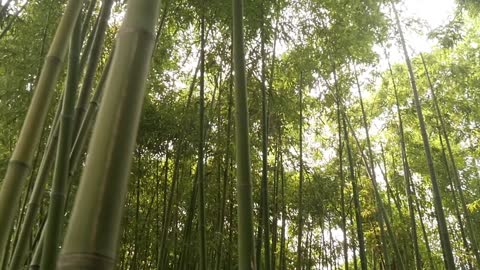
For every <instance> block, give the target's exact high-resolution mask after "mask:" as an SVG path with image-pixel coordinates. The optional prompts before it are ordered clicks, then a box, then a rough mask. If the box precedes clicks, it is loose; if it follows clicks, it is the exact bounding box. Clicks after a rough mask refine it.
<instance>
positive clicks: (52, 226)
mask: <svg viewBox="0 0 480 270" xmlns="http://www.w3.org/2000/svg"><path fill="white" fill-rule="evenodd" d="M80 26H81V21H80V20H77V25H76V27H75V33H74V34H73V35H72V40H71V42H70V53H69V60H68V76H67V83H66V89H65V94H64V95H63V104H62V113H61V117H60V130H59V139H58V147H57V155H56V159H55V170H54V174H53V183H52V191H51V193H50V205H49V209H48V217H47V223H46V233H45V240H44V241H43V244H44V248H43V254H42V268H43V269H55V262H56V259H57V255H58V246H59V242H60V237H61V235H62V233H61V232H62V228H63V216H64V204H65V198H66V193H67V190H68V182H69V181H68V172H69V156H70V149H71V147H72V131H73V130H72V127H73V125H72V124H73V123H72V120H73V112H74V106H75V94H76V91H77V87H78V67H79V66H78V61H79V55H80V46H81V44H80V34H81V31H80V30H81V29H80Z"/></svg>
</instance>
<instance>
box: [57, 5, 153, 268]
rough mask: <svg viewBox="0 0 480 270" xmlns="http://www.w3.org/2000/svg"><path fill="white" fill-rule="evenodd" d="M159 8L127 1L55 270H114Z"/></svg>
mask: <svg viewBox="0 0 480 270" xmlns="http://www.w3.org/2000/svg"><path fill="white" fill-rule="evenodd" d="M159 8H160V1H159V0H130V1H129V2H128V6H127V13H126V16H125V19H124V22H123V25H122V27H121V28H120V31H119V33H118V36H117V42H116V45H115V53H114V56H113V60H112V67H111V70H110V72H109V75H108V79H107V83H106V86H105V95H104V98H103V99H102V102H101V105H100V110H99V113H98V119H97V121H96V123H95V126H94V130H93V135H92V140H91V143H90V146H89V150H88V157H87V161H86V166H85V169H84V171H83V174H82V177H81V180H80V186H79V190H78V192H77V196H76V200H75V204H74V207H73V211H72V216H71V219H70V222H69V227H68V229H67V234H66V236H65V241H64V245H63V249H62V252H61V254H60V257H59V260H58V262H57V269H59V270H73V269H82V270H89V269H92V270H93V269H113V268H114V266H115V257H116V251H117V245H118V240H119V234H120V223H121V217H122V212H123V205H124V201H125V194H126V191H127V184H128V175H129V172H130V165H131V157H132V152H133V149H134V146H135V140H136V135H137V130H138V125H139V121H140V113H141V109H142V104H143V99H144V92H145V91H144V90H145V81H146V78H147V74H148V69H149V64H150V59H151V54H152V51H153V46H154V38H155V35H154V28H155V22H156V21H157V17H158V13H159V12H158V11H159Z"/></svg>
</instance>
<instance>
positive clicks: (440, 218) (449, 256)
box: [392, 2, 455, 270]
mask: <svg viewBox="0 0 480 270" xmlns="http://www.w3.org/2000/svg"><path fill="white" fill-rule="evenodd" d="M392 9H393V12H394V14H395V20H396V24H397V29H398V34H399V36H400V43H401V46H402V49H403V53H404V57H405V62H406V64H407V69H408V74H409V77H410V84H411V87H412V92H413V97H414V99H413V100H414V103H415V109H416V111H417V116H418V122H419V126H420V134H421V135H422V140H423V146H424V150H425V158H426V160H427V166H428V170H429V173H430V181H431V183H432V193H433V200H434V207H435V216H436V219H437V224H438V233H439V235H440V242H441V244H442V251H443V259H444V261H445V267H446V268H447V269H448V270H453V269H455V260H454V258H453V251H452V246H451V243H450V237H449V235H448V228H447V220H446V218H445V212H444V210H443V204H442V196H441V193H440V188H439V186H438V181H437V175H436V173H435V168H434V165H433V157H432V153H431V150H430V141H429V138H428V134H427V128H426V125H425V120H424V117H423V112H422V105H421V103H420V97H419V95H418V90H417V83H416V81H415V75H414V73H413V67H412V63H411V61H410V57H409V56H408V50H407V45H406V43H405V38H404V36H403V31H402V27H401V24H400V17H399V15H398V12H397V10H396V8H395V4H393V2H392Z"/></svg>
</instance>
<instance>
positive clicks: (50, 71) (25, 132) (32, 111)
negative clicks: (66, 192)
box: [0, 0, 83, 252]
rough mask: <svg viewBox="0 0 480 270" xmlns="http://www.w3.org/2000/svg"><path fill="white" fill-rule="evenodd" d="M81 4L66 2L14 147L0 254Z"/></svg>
mask: <svg viewBox="0 0 480 270" xmlns="http://www.w3.org/2000/svg"><path fill="white" fill-rule="evenodd" d="M82 4H83V1H80V0H69V1H68V4H67V6H66V9H65V13H64V15H63V17H62V19H61V21H60V24H59V25H58V28H57V32H56V33H55V37H54V39H53V41H52V44H51V46H50V50H49V52H48V55H47V57H46V59H45V63H44V65H43V68H42V71H41V73H40V78H39V80H38V84H37V86H36V88H35V92H34V94H33V98H32V102H31V104H30V107H29V109H28V112H27V116H26V118H25V122H24V123H23V127H22V130H21V132H20V136H19V137H18V142H17V145H16V146H15V150H14V152H13V154H12V157H11V158H10V162H9V164H8V168H7V172H6V175H5V178H4V180H3V183H2V187H1V189H0V217H1V218H0V228H2V229H1V230H0V252H3V251H4V249H5V246H6V244H7V242H8V235H9V234H10V229H11V226H12V223H13V220H14V217H15V212H16V210H17V206H18V202H19V200H20V195H21V193H22V189H23V186H24V182H25V179H26V177H27V175H28V173H29V171H30V169H31V164H32V160H33V157H34V155H35V151H36V149H37V146H38V144H39V142H40V137H41V134H42V130H43V125H44V122H45V119H46V117H47V112H48V109H49V105H50V102H51V99H52V96H53V95H52V94H53V90H54V88H55V85H56V82H57V79H58V75H59V74H60V71H61V68H62V63H63V61H64V58H65V54H66V51H67V48H68V43H69V42H68V41H69V40H70V36H71V34H72V32H73V29H74V27H75V22H76V20H77V17H78V14H79V13H80V10H81V8H82Z"/></svg>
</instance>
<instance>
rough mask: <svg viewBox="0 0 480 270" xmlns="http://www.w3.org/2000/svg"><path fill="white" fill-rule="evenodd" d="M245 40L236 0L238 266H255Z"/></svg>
mask: <svg viewBox="0 0 480 270" xmlns="http://www.w3.org/2000/svg"><path fill="white" fill-rule="evenodd" d="M243 46H244V40H243V0H233V59H234V61H233V64H234V70H235V111H236V113H235V131H236V136H235V145H236V162H237V200H238V263H239V264H238V268H239V270H252V269H255V247H254V237H253V203H252V180H251V173H250V142H249V137H248V136H249V131H248V129H249V128H248V105H247V78H246V74H245V52H244V48H243Z"/></svg>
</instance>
